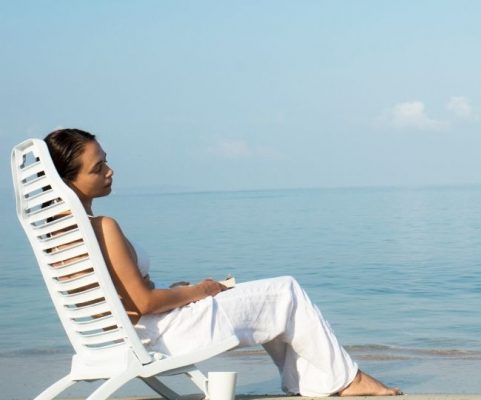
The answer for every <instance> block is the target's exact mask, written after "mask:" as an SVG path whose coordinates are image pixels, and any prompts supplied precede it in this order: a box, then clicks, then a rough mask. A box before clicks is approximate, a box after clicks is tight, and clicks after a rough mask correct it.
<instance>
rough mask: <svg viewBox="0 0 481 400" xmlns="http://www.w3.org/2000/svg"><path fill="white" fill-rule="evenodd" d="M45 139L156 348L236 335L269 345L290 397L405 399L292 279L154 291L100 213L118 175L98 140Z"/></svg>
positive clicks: (77, 134) (79, 135)
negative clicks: (355, 354) (360, 360)
mask: <svg viewBox="0 0 481 400" xmlns="http://www.w3.org/2000/svg"><path fill="white" fill-rule="evenodd" d="M45 141H46V143H47V146H48V148H49V151H50V154H51V156H52V159H53V162H54V164H55V166H56V168H57V171H58V173H59V174H60V176H61V177H62V178H63V179H64V181H65V182H66V183H67V184H68V185H69V186H70V188H72V190H73V191H74V192H75V193H76V194H77V195H78V197H79V199H80V201H81V202H82V204H83V206H84V208H85V211H86V212H87V214H88V215H89V217H90V218H91V222H92V226H93V229H94V231H95V233H96V235H97V238H98V240H99V244H100V247H101V250H102V253H103V255H104V258H105V261H106V263H107V267H108V268H109V271H110V273H111V275H112V279H113V282H114V285H115V287H116V289H117V291H118V293H119V296H120V298H121V299H122V301H123V303H124V306H125V308H126V310H127V312H128V314H129V316H130V318H131V320H132V323H133V324H134V325H135V327H136V329H137V331H138V333H139V336H140V337H141V338H142V339H143V340H144V342H145V343H146V347H147V348H148V349H149V350H155V351H161V352H163V353H167V354H171V355H178V354H182V353H185V352H189V351H190V350H191V349H193V348H194V346H195V348H199V346H207V345H209V343H212V342H216V341H218V340H222V339H223V338H227V337H229V336H231V335H236V336H237V338H238V339H239V341H240V346H252V345H257V344H262V345H263V346H264V348H265V349H266V351H267V352H268V353H269V355H270V356H271V357H272V359H273V361H274V362H275V364H276V365H277V367H278V369H279V371H280V374H281V377H282V389H283V390H284V391H285V392H287V393H293V394H301V395H305V396H327V395H331V394H338V395H340V396H353V395H396V394H401V392H400V391H399V390H398V389H396V388H388V387H386V386H385V385H383V384H382V383H381V382H379V381H377V380H376V379H374V378H372V377H371V376H369V375H367V374H365V373H363V372H362V371H360V370H359V369H358V367H357V365H356V363H354V362H353V361H352V360H351V358H350V357H349V355H348V354H347V353H346V351H345V350H344V349H343V348H342V346H341V345H340V344H339V343H338V341H337V339H336V337H335V336H334V334H333V332H332V331H331V328H330V326H329V324H328V323H327V321H325V320H324V318H323V317H322V315H321V313H320V312H319V310H318V309H317V307H316V306H314V305H313V304H312V303H311V301H310V300H309V298H308V297H307V295H306V293H305V292H304V291H303V290H302V288H301V287H300V286H299V284H298V283H297V282H296V281H295V280H294V279H293V278H291V277H280V278H274V279H265V280H260V281H254V282H247V283H243V284H239V285H237V286H236V287H235V288H233V289H231V290H226V289H227V288H226V287H225V286H224V285H222V284H221V283H219V282H217V281H214V280H212V279H204V280H203V281H201V282H199V283H197V284H195V285H181V286H176V287H173V288H169V289H156V288H154V287H153V285H152V284H151V282H150V280H149V279H148V275H147V274H148V271H147V270H146V268H145V267H146V262H145V261H143V259H142V258H143V257H141V254H140V253H139V251H138V250H136V249H135V248H134V246H133V245H132V244H131V243H130V242H129V240H128V239H127V238H126V237H125V236H124V234H123V232H122V230H121V229H120V227H119V225H118V224H117V222H116V221H115V220H114V219H112V218H110V217H106V216H94V214H93V210H92V202H93V200H94V199H95V198H97V197H102V196H106V195H108V194H109V193H110V192H111V188H112V176H113V171H112V169H111V168H110V167H109V166H108V164H107V158H106V153H105V152H104V150H103V149H102V147H101V146H100V144H99V143H98V142H97V141H96V140H95V136H94V135H91V134H90V133H88V132H84V131H81V130H78V129H61V130H57V131H54V132H52V133H50V134H49V135H48V136H47V137H46V138H45ZM193 339H195V340H193ZM194 342H195V343H194Z"/></svg>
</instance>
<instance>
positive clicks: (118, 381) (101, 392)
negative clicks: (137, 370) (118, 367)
mask: <svg viewBox="0 0 481 400" xmlns="http://www.w3.org/2000/svg"><path fill="white" fill-rule="evenodd" d="M135 377H136V374H132V372H131V371H125V372H123V373H121V374H119V375H116V376H113V377H112V378H109V379H107V380H106V381H105V382H104V383H102V385H100V386H99V387H98V388H97V389H96V390H95V391H94V392H93V393H92V394H91V395H90V396H89V397H87V399H86V400H106V399H108V398H109V396H110V395H111V394H112V393H114V392H115V391H116V390H118V389H120V388H121V387H122V386H123V385H125V384H126V383H127V382H128V381H130V380H131V379H133V378H135Z"/></svg>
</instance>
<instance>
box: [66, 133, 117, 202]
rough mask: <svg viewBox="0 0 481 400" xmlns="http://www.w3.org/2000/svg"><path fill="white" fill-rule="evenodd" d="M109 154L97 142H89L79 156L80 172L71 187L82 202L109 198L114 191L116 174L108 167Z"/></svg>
mask: <svg viewBox="0 0 481 400" xmlns="http://www.w3.org/2000/svg"><path fill="white" fill-rule="evenodd" d="M106 157H107V154H106V153H105V151H103V149H102V147H101V146H100V144H99V143H98V142H97V141H96V140H92V141H90V142H87V144H86V145H85V149H84V152H83V153H82V154H81V155H80V156H79V158H78V161H79V162H80V170H79V173H78V175H77V177H76V178H75V179H74V180H72V181H70V182H69V185H70V187H71V188H72V189H74V191H75V192H76V193H77V195H78V196H79V197H80V199H81V200H92V199H93V198H95V197H102V196H107V195H108V194H109V193H110V192H111V191H112V175H113V174H114V172H113V171H112V169H111V168H110V167H109V166H108V165H107V158H106Z"/></svg>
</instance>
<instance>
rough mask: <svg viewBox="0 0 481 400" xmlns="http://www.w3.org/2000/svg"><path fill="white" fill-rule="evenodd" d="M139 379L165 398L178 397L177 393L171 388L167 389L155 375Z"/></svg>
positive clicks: (172, 398) (170, 399)
mask: <svg viewBox="0 0 481 400" xmlns="http://www.w3.org/2000/svg"><path fill="white" fill-rule="evenodd" d="M140 379H142V380H143V381H144V382H145V383H146V384H147V385H148V386H149V387H150V388H151V389H152V390H154V391H155V392H157V393H158V394H160V395H162V397H165V398H166V399H167V400H176V399H177V398H178V397H179V394H178V393H176V392H174V391H173V390H172V389H169V388H168V387H167V386H166V385H164V384H163V383H162V382H161V381H160V380H159V379H157V378H156V377H155V376H150V377H148V378H140Z"/></svg>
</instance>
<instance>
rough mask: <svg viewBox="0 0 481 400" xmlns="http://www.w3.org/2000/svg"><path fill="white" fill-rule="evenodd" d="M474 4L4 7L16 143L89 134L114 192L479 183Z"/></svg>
mask: <svg viewBox="0 0 481 400" xmlns="http://www.w3.org/2000/svg"><path fill="white" fill-rule="evenodd" d="M480 15H481V2H479V1H439V0H437V1H423V0H416V1H414V0H412V1H397V2H394V1H354V0H353V1H342V0H339V1H302V0H299V1H294V0H293V1H279V0H272V1H235V2H234V1H142V0H140V1H135V2H134V1H75V2H73V1H60V0H58V1H43V0H39V1H21V2H14V1H10V2H6V1H1V2H0V54H1V57H2V61H1V63H0V89H1V90H0V143H1V145H0V150H1V152H0V160H1V163H2V164H1V168H0V187H2V188H5V187H9V186H10V176H9V166H8V161H9V160H8V158H9V151H10V149H11V147H12V146H13V145H14V144H15V143H17V142H19V141H21V140H23V139H25V138H27V137H43V136H45V134H46V133H48V132H50V131H51V130H53V129H56V128H58V127H77V128H81V129H85V130H88V131H90V132H92V133H95V134H96V135H97V136H98V138H99V139H100V141H101V143H102V145H103V146H104V148H105V150H106V151H107V153H108V158H109V161H110V163H111V165H112V167H113V168H114V170H115V174H116V175H115V185H116V187H117V189H118V190H120V189H122V188H129V187H136V186H163V185H168V186H169V187H170V186H173V187H181V188H186V189H193V190H239V189H272V188H297V187H333V186H334V187H344V186H371V185H376V186H377V185H383V186H399V185H402V186H406V185H408V186H412V185H415V186H417V185H438V184H473V183H474V184H478V183H480V182H481V157H480V154H479V153H480V150H481V91H480V89H481V72H480V71H481V52H480V47H481V46H480V44H481V39H480V38H481V24H479V16H480Z"/></svg>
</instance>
